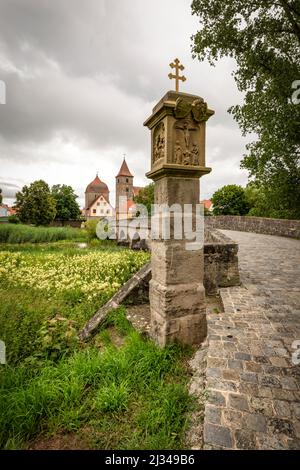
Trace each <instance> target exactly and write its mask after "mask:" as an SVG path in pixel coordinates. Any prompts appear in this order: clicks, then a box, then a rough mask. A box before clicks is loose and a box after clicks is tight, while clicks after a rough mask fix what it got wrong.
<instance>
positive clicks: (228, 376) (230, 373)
mask: <svg viewBox="0 0 300 470" xmlns="http://www.w3.org/2000/svg"><path fill="white" fill-rule="evenodd" d="M223 378H224V379H225V380H238V379H239V373H238V372H237V371H235V370H230V369H225V370H223Z"/></svg>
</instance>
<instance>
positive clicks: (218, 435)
mask: <svg viewBox="0 0 300 470" xmlns="http://www.w3.org/2000/svg"><path fill="white" fill-rule="evenodd" d="M204 440H205V442H206V443H207V444H213V445H214V446H215V445H217V446H220V447H224V448H231V447H232V446H233V440H232V436H231V433H230V430H229V429H228V428H225V427H224V426H216V425H214V424H208V423H207V424H205V425H204Z"/></svg>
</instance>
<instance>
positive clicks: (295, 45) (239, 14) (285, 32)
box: [192, 0, 300, 218]
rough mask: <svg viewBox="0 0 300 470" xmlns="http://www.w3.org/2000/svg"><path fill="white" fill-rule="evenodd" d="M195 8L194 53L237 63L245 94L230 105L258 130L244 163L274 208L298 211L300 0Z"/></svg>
mask: <svg viewBox="0 0 300 470" xmlns="http://www.w3.org/2000/svg"><path fill="white" fill-rule="evenodd" d="M192 12H193V14H196V15H198V16H199V18H200V22H201V29H200V30H199V31H198V32H197V33H196V34H195V35H194V36H193V37H192V40H193V53H194V56H195V57H198V58H199V59H200V60H204V59H205V58H207V59H208V60H209V62H210V63H211V64H214V63H215V62H216V61H217V60H218V59H220V58H221V57H224V56H227V57H228V56H229V57H232V58H234V59H235V60H236V63H237V69H236V71H235V74H234V76H235V80H236V83H237V86H238V88H239V90H240V91H242V92H245V99H244V103H243V105H242V106H233V107H231V108H230V110H229V112H230V113H232V114H233V116H234V117H235V119H236V120H237V122H238V123H239V125H240V127H241V129H242V132H243V134H244V135H245V134H247V133H255V134H257V136H258V138H257V140H256V141H254V142H252V143H251V144H249V145H248V146H247V150H248V154H247V156H244V159H243V160H242V164H241V165H242V167H243V168H246V169H247V170H248V171H249V176H250V178H253V179H254V181H256V182H257V183H258V184H259V186H261V187H262V190H263V192H264V194H265V195H267V198H268V206H269V210H271V211H273V213H274V214H276V213H277V214H278V215H281V216H282V215H283V216H285V217H291V218H292V217H295V218H296V217H297V218H299V217H300V165H299V156H300V132H299V122H300V104H299V98H300V87H299V82H296V81H297V80H300V60H299V58H300V2H299V0H247V1H244V0H231V1H227V0H193V3H192ZM278 204H279V205H278Z"/></svg>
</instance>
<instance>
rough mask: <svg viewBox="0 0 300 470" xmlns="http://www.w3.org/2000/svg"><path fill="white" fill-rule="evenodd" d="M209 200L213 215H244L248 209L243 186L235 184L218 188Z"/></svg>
mask: <svg viewBox="0 0 300 470" xmlns="http://www.w3.org/2000/svg"><path fill="white" fill-rule="evenodd" d="M211 200H212V203H213V213H214V215H246V214H248V212H249V209H250V205H249V203H248V201H247V198H246V194H245V190H244V188H242V187H241V186H237V185H236V184H228V185H227V186H223V187H222V188H220V189H218V191H216V192H215V193H214V195H213V196H212V198H211Z"/></svg>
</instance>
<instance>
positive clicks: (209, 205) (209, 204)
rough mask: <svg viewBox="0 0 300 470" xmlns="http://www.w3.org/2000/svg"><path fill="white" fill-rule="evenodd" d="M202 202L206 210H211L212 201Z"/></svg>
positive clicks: (205, 200) (204, 200)
mask: <svg viewBox="0 0 300 470" xmlns="http://www.w3.org/2000/svg"><path fill="white" fill-rule="evenodd" d="M200 202H201V204H203V205H204V207H205V209H210V208H211V206H212V202H211V200H210V199H203V201H200Z"/></svg>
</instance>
